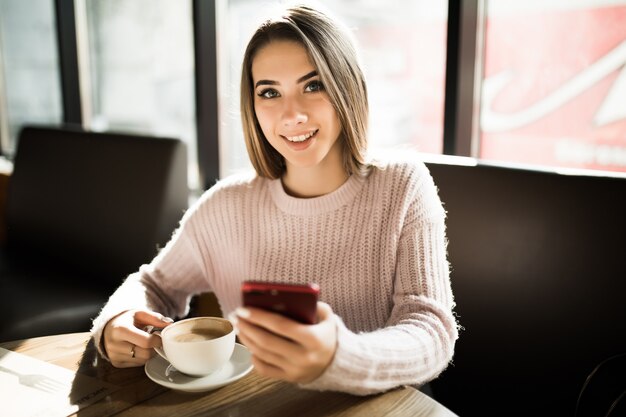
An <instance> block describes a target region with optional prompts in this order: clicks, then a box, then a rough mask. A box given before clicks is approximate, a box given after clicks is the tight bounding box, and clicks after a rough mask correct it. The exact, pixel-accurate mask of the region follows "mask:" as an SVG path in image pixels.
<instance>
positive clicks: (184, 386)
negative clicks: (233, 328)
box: [144, 343, 252, 392]
mask: <svg viewBox="0 0 626 417" xmlns="http://www.w3.org/2000/svg"><path fill="white" fill-rule="evenodd" d="M144 369H145V371H146V375H148V378H150V379H151V380H153V381H154V382H156V383H157V384H159V385H162V386H164V387H167V388H170V389H173V390H178V391H186V392H203V391H211V390H214V389H217V388H220V387H223V386H224V385H228V384H230V383H232V382H235V381H237V380H238V379H240V378H243V377H244V376H246V375H247V374H248V373H249V372H250V371H251V370H252V357H251V355H250V352H249V351H248V349H247V348H246V347H245V346H243V345H240V344H239V343H236V344H235V350H234V352H233V355H232V356H231V357H230V360H229V361H228V362H227V363H226V364H225V365H224V366H223V367H222V368H220V369H219V370H217V371H215V372H213V373H212V374H209V375H207V376H203V377H192V376H189V375H185V374H183V373H182V372H179V371H178V370H177V369H176V368H174V367H173V366H172V365H171V364H170V363H169V362H168V361H166V360H165V359H163V358H162V357H161V356H159V355H155V356H153V357H152V358H151V359H150V360H149V361H148V362H146V365H145V367H144Z"/></svg>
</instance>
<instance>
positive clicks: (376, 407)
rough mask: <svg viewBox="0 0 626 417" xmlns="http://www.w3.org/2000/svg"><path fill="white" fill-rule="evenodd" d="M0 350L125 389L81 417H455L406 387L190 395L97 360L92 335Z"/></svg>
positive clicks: (278, 385) (264, 381)
mask: <svg viewBox="0 0 626 417" xmlns="http://www.w3.org/2000/svg"><path fill="white" fill-rule="evenodd" d="M0 346H1V347H3V348H5V349H8V350H13V351H15V352H19V353H22V354H25V355H28V356H31V357H34V358H37V359H41V360H43V361H46V362H49V363H53V364H56V365H59V366H62V367H64V368H67V369H69V370H71V371H72V372H75V373H76V372H78V373H82V374H85V375H88V376H92V377H96V378H99V379H101V380H103V381H106V382H108V383H112V384H115V385H117V386H120V387H121V388H120V389H118V390H116V391H115V392H113V393H112V394H110V395H108V396H107V397H105V398H104V399H102V400H100V401H98V402H97V403H95V404H92V405H90V406H87V407H86V408H83V409H81V410H80V411H79V412H78V414H77V415H78V416H81V417H89V416H108V415H113V414H115V415H118V414H119V415H122V416H187V415H203V416H233V417H234V416H238V417H239V416H241V417H246V416H280V417H283V416H302V417H306V416H344V417H347V416H386V417H391V416H412V417H422V416H429V417H454V416H456V415H455V414H454V413H452V412H451V411H450V410H448V409H447V408H445V407H444V406H442V405H441V404H439V403H437V402H436V401H435V400H433V399H432V398H430V397H428V396H427V395H425V394H423V393H421V392H420V391H418V390H416V389H414V388H410V387H406V388H400V389H396V390H393V391H390V392H387V393H384V394H379V395H372V396H367V397H358V396H353V395H349V394H342V393H334V392H317V391H308V390H303V389H299V388H298V387H297V386H295V385H292V384H289V383H286V382H282V381H276V380H272V379H268V378H265V377H262V376H259V375H258V374H257V373H256V372H255V371H254V370H253V371H252V372H251V373H249V374H248V375H247V376H245V377H244V378H242V379H240V380H239V381H236V382H234V383H232V384H230V385H228V386H225V387H222V388H220V389H217V390H215V391H209V392H203V393H197V394H191V393H184V392H178V391H173V390H170V389H167V388H164V387H162V386H160V385H158V384H156V383H154V382H152V381H151V380H150V379H149V378H148V377H147V376H146V375H145V373H144V369H143V367H140V368H128V369H117V368H114V367H113V366H111V364H110V363H108V362H107V361H105V360H103V359H101V358H99V357H98V355H97V353H96V350H95V348H94V346H93V342H92V341H91V340H90V338H89V334H88V333H75V334H65V335H58V336H46V337H38V338H33V339H28V340H22V341H15V342H6V343H0Z"/></svg>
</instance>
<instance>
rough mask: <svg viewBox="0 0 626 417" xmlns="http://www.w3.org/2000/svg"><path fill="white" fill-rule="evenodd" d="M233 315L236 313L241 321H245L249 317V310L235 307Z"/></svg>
mask: <svg viewBox="0 0 626 417" xmlns="http://www.w3.org/2000/svg"><path fill="white" fill-rule="evenodd" d="M235 313H237V315H238V316H239V317H241V318H242V319H247V318H248V317H250V310H248V309H247V308H245V307H237V309H236V310H235Z"/></svg>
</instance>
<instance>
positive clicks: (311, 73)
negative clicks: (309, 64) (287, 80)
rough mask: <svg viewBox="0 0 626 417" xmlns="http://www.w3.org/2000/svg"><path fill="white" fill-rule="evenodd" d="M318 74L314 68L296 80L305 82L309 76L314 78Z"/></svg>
mask: <svg viewBox="0 0 626 417" xmlns="http://www.w3.org/2000/svg"><path fill="white" fill-rule="evenodd" d="M316 75H317V71H316V70H313V71H311V72H309V73H308V74H306V75H303V76H302V77H300V78H298V80H297V81H296V82H297V83H298V84H300V83H301V82H304V81H306V80H308V79H309V78H313V77H315V76H316Z"/></svg>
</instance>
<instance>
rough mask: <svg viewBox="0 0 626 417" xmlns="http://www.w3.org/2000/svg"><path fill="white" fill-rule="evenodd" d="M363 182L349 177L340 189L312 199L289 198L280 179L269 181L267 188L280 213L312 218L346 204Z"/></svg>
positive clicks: (352, 176) (356, 177)
mask: <svg viewBox="0 0 626 417" xmlns="http://www.w3.org/2000/svg"><path fill="white" fill-rule="evenodd" d="M364 182H365V181H364V180H363V179H362V178H360V177H359V176H358V175H351V176H350V177H349V178H348V179H347V180H346V182H344V183H343V185H341V187H339V188H337V189H336V190H335V191H333V192H332V193H329V194H325V195H322V196H319V197H313V198H297V197H292V196H290V195H289V194H287V193H286V192H285V189H284V188H283V184H282V182H281V180H280V179H276V180H271V181H270V182H269V184H268V187H269V191H270V194H271V196H272V200H274V203H275V204H276V206H277V207H278V208H279V209H280V210H281V211H283V212H285V213H288V214H293V215H297V216H314V215H317V214H323V213H328V212H330V211H333V210H336V209H338V208H340V207H343V206H345V205H346V204H348V203H349V202H350V201H352V200H353V199H354V197H355V196H356V195H357V193H358V192H359V191H360V190H361V188H362V187H363V184H364Z"/></svg>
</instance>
